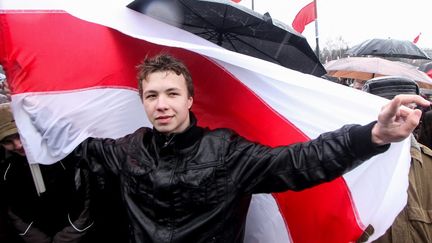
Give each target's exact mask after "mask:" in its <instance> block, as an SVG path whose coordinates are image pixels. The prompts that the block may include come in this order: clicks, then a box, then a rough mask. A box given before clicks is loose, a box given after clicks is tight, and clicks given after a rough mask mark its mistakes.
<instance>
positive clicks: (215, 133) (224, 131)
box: [205, 128, 238, 139]
mask: <svg viewBox="0 0 432 243" xmlns="http://www.w3.org/2000/svg"><path fill="white" fill-rule="evenodd" d="M205 136H209V137H217V138H221V139H228V138H231V137H232V136H238V134H237V133H236V132H235V131H234V130H232V129H229V128H217V129H214V130H207V131H206V132H205Z"/></svg>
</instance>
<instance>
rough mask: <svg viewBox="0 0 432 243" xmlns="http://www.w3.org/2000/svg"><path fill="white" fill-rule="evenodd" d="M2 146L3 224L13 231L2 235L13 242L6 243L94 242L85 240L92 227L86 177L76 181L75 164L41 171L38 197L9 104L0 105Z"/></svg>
mask: <svg viewBox="0 0 432 243" xmlns="http://www.w3.org/2000/svg"><path fill="white" fill-rule="evenodd" d="M0 145H1V146H2V147H3V148H4V149H5V151H6V153H9V155H8V156H7V157H6V158H1V160H3V159H4V161H2V162H1V163H0V173H1V181H0V193H1V209H0V210H1V211H2V215H1V216H2V218H1V221H2V222H3V223H5V225H6V222H10V225H6V226H5V227H10V226H12V227H10V228H13V230H14V232H10V231H9V232H5V233H7V234H8V235H12V236H8V237H14V241H12V239H8V241H7V242H28V243H52V242H56V243H62V242H64V243H66V242H68V243H72V242H75V243H78V242H81V243H84V242H93V241H92V240H90V239H89V238H86V237H87V232H88V229H89V228H91V226H92V224H93V223H92V218H91V217H90V214H89V196H90V195H89V188H88V186H89V185H88V184H89V182H88V173H87V174H83V173H80V177H76V176H77V174H76V173H75V172H76V168H75V167H74V163H66V162H65V161H60V162H58V163H56V164H53V165H40V170H41V174H42V177H43V180H44V184H45V187H46V191H45V192H42V193H40V194H38V193H37V191H36V188H35V184H34V181H33V177H32V173H31V172H30V166H29V164H28V162H27V159H26V153H25V151H24V147H23V145H22V144H21V139H20V136H19V134H18V130H17V127H16V125H15V121H14V119H13V116H12V112H11V111H10V106H9V103H4V104H0ZM76 178H81V180H79V184H80V187H79V189H77V187H76V184H75V182H76V181H75V179H76ZM86 179H87V180H86ZM5 217H7V218H8V219H7V220H6V219H5ZM1 230H5V228H3V229H1ZM9 230H11V229H9ZM5 237H6V236H5ZM18 237H19V238H20V239H15V238H18ZM9 240H11V241H9Z"/></svg>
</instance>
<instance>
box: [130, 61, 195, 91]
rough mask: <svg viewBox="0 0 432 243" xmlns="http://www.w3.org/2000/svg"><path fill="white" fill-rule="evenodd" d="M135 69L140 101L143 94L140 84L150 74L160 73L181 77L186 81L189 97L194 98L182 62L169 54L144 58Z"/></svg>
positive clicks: (190, 80) (187, 73)
mask: <svg viewBox="0 0 432 243" xmlns="http://www.w3.org/2000/svg"><path fill="white" fill-rule="evenodd" d="M137 69H138V75H137V79H138V89H139V95H140V97H141V99H142V92H143V90H142V82H143V81H145V80H146V79H147V77H148V76H149V75H150V74H152V73H155V72H160V71H172V72H174V73H175V74H177V75H180V74H181V75H183V77H184V78H185V80H186V87H187V91H188V95H189V97H193V96H194V86H193V82H192V77H191V75H190V72H189V70H188V68H187V67H186V65H185V64H184V63H183V62H182V61H180V60H178V59H176V58H174V57H173V56H171V55H169V54H166V53H162V54H159V55H156V56H154V57H150V58H149V57H146V58H145V59H144V60H143V61H142V62H141V64H140V65H138V66H137Z"/></svg>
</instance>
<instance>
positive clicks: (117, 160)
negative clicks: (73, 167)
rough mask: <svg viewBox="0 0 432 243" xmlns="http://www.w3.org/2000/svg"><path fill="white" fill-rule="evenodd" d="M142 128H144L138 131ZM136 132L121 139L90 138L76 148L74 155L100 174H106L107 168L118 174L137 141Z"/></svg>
mask: <svg viewBox="0 0 432 243" xmlns="http://www.w3.org/2000/svg"><path fill="white" fill-rule="evenodd" d="M140 130H143V129H139V130H138V131H137V132H139V131H140ZM137 132H135V133H137ZM135 133H133V134H129V135H127V136H125V137H122V138H119V139H109V138H105V139H101V138H88V139H86V140H84V141H83V142H82V143H81V144H80V145H79V146H78V147H77V148H76V149H75V150H74V156H77V157H78V158H80V159H81V164H82V163H84V164H85V165H87V166H88V167H89V169H90V170H91V171H92V172H94V173H96V174H98V175H103V174H105V173H106V170H108V171H110V172H112V173H114V174H115V175H118V174H119V172H120V171H121V170H122V167H123V163H125V161H126V157H127V154H128V150H129V145H130V144H132V143H136V142H137V141H134V139H136V138H135V137H136V135H135Z"/></svg>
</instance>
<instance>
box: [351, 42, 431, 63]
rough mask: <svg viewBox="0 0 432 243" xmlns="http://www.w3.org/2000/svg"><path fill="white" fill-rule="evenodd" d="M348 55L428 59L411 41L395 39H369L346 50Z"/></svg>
mask: <svg viewBox="0 0 432 243" xmlns="http://www.w3.org/2000/svg"><path fill="white" fill-rule="evenodd" d="M346 54H347V55H349V56H368V55H371V56H379V57H398V58H409V59H430V57H429V56H428V55H427V54H426V53H425V52H424V51H422V50H421V49H420V48H419V47H418V46H417V45H416V44H414V43H412V42H411V41H403V40H395V39H371V40H367V41H364V42H362V43H360V44H358V45H355V46H353V47H352V48H350V49H348V51H347V52H346Z"/></svg>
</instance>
